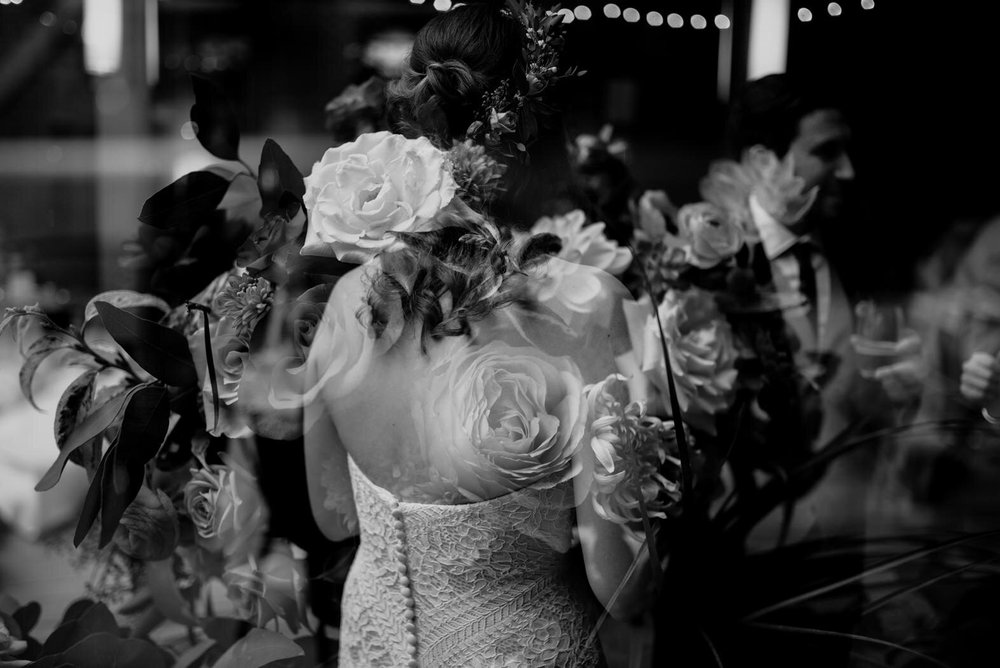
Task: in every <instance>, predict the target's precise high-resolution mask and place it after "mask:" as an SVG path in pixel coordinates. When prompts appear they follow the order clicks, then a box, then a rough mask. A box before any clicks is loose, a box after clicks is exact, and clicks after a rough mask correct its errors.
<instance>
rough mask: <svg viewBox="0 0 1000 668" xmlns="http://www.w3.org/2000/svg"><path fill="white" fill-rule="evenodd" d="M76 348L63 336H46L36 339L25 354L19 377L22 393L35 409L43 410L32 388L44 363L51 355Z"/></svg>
mask: <svg viewBox="0 0 1000 668" xmlns="http://www.w3.org/2000/svg"><path fill="white" fill-rule="evenodd" d="M75 348H76V342H75V341H73V340H72V339H68V338H66V337H65V336H63V335H61V334H45V335H43V336H40V337H39V338H38V339H36V340H35V341H34V342H33V343H32V344H31V346H30V347H29V348H28V350H27V352H26V353H25V360H24V363H23V364H22V365H21V371H20V373H19V374H18V377H19V379H20V381H21V392H22V393H23V394H24V397H25V398H26V399H27V400H28V402H29V403H30V404H31V405H32V406H33V407H34V408H35V410H41V409H40V408H39V407H38V404H36V403H35V397H34V393H33V392H32V390H31V386H32V384H33V383H34V380H35V373H36V372H37V371H38V367H39V366H41V364H42V362H44V361H45V360H46V359H48V357H49V355H51V354H52V353H54V352H56V351H59V350H72V349H75Z"/></svg>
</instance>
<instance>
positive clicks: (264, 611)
mask: <svg viewBox="0 0 1000 668" xmlns="http://www.w3.org/2000/svg"><path fill="white" fill-rule="evenodd" d="M269 558H270V557H269ZM271 561H272V563H271V564H258V563H257V560H256V559H254V558H253V557H249V558H248V559H247V561H246V563H243V564H239V565H236V566H230V567H229V568H227V569H226V572H225V573H224V574H223V575H222V581H223V582H224V583H225V585H226V597H227V598H228V599H229V600H230V601H232V602H233V604H234V605H235V607H236V612H237V614H238V615H239V616H240V617H242V618H243V619H245V620H247V621H248V622H250V623H252V624H254V625H255V626H258V627H263V626H264V625H265V624H267V623H268V622H270V621H271V620H274V619H276V618H280V619H283V620H285V622H286V623H287V624H288V626H289V628H290V629H291V630H292V632H297V631H298V630H299V620H300V618H301V617H302V609H303V603H304V598H303V597H302V591H303V587H304V583H303V582H302V576H301V574H300V573H299V571H298V567H297V566H296V565H295V564H294V563H293V562H292V561H291V560H290V559H285V558H281V559H279V560H277V562H276V563H278V564H279V565H280V568H275V567H274V563H275V560H273V559H272V560H271Z"/></svg>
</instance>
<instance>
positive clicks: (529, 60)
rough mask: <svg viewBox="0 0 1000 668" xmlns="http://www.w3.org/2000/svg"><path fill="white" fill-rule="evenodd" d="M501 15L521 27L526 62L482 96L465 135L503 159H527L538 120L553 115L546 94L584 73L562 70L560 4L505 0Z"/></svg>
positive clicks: (523, 60) (522, 51)
mask: <svg viewBox="0 0 1000 668" xmlns="http://www.w3.org/2000/svg"><path fill="white" fill-rule="evenodd" d="M503 13H504V15H505V16H508V17H510V18H511V19H512V20H515V21H517V22H518V23H519V24H520V26H521V29H522V35H523V42H522V49H521V61H522V62H521V64H520V65H519V66H518V67H516V68H515V71H514V72H513V74H512V76H511V78H509V79H504V80H502V81H501V82H500V83H499V84H498V85H497V86H496V87H495V88H494V89H493V90H491V91H489V92H487V93H486V94H485V95H484V96H483V101H482V106H481V107H480V110H479V114H478V115H477V118H476V120H475V121H473V122H472V124H471V125H470V126H469V129H468V130H467V131H466V135H467V136H468V137H470V138H472V139H474V140H476V141H477V142H481V143H483V144H485V145H486V146H488V147H489V148H492V149H496V150H498V151H499V152H500V153H502V154H503V155H506V156H515V155H517V156H521V157H524V156H525V155H526V153H527V150H528V146H529V145H530V144H531V143H532V142H533V141H534V140H535V137H536V135H537V132H538V118H537V117H538V116H539V115H541V114H544V113H547V112H549V111H551V108H550V107H548V106H546V105H545V104H544V103H543V102H542V95H543V93H544V92H545V91H546V90H547V89H548V87H549V86H551V85H552V84H554V83H556V82H557V81H559V80H561V79H565V78H567V77H571V76H576V75H583V74H584V72H576V70H575V69H572V68H570V69H567V70H563V69H561V68H560V66H559V56H560V52H561V50H562V47H563V44H564V41H565V40H564V37H563V33H564V32H565V30H566V25H565V23H564V18H563V15H562V14H560V13H559V7H558V5H557V6H555V7H552V8H551V9H540V8H538V7H535V6H534V5H532V4H531V3H528V2H523V1H522V0H507V8H506V9H505V10H504V12H503Z"/></svg>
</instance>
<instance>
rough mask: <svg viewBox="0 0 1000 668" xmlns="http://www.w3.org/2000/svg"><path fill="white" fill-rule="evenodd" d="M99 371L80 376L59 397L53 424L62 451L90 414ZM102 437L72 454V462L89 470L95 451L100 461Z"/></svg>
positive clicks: (91, 371) (86, 372) (96, 438)
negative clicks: (75, 429)
mask: <svg viewBox="0 0 1000 668" xmlns="http://www.w3.org/2000/svg"><path fill="white" fill-rule="evenodd" d="M99 372H100V371H99V370H98V369H90V370H88V371H85V372H84V373H82V374H80V375H79V376H78V377H77V378H76V380H74V381H73V382H72V383H70V384H69V387H67V388H66V389H65V391H63V393H62V396H61V397H59V403H58V405H57V406H56V418H55V421H54V422H53V428H54V431H55V437H56V445H57V446H58V447H59V449H60V450H61V449H62V448H63V445H64V444H65V443H66V439H67V438H68V437H69V435H70V434H71V433H72V431H73V429H74V428H75V427H76V426H77V425H78V424H80V422H82V421H83V419H84V418H85V417H86V416H87V413H88V412H90V408H91V406H92V405H93V398H94V382H95V381H96V380H97V375H98V373H99ZM99 439H100V436H99V435H98V436H95V437H94V438H92V439H91V440H90V443H89V445H88V447H85V448H80V449H78V450H75V451H74V452H73V453H71V454H70V457H69V459H70V461H71V462H73V463H74V464H76V465H78V466H82V467H84V468H88V466H87V463H88V462H90V461H92V460H93V458H94V452H93V451H94V450H95V449H96V450H97V458H98V460H99V459H100V449H99V445H100V440H99Z"/></svg>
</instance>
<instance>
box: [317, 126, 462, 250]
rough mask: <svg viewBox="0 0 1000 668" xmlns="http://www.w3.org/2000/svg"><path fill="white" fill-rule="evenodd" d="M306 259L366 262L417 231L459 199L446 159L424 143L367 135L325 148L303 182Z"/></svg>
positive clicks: (425, 140)
mask: <svg viewBox="0 0 1000 668" xmlns="http://www.w3.org/2000/svg"><path fill="white" fill-rule="evenodd" d="M305 185H306V192H305V196H304V198H303V200H304V202H305V205H306V210H307V211H308V212H309V228H308V230H307V231H306V239H305V244H304V245H303V247H302V251H301V252H302V254H303V255H324V256H335V257H336V258H337V259H338V260H342V261H344V262H358V263H361V262H364V261H365V260H367V259H368V258H370V257H372V256H373V255H375V254H376V253H377V252H379V251H380V250H382V249H383V248H385V247H386V246H388V245H390V244H392V243H393V241H394V239H393V235H392V234H390V232H412V231H415V230H417V229H419V227H420V225H421V224H422V223H423V222H425V221H427V220H429V219H430V218H433V217H434V216H435V215H436V214H437V213H438V212H439V211H441V209H443V208H444V207H445V206H446V205H447V204H448V203H449V202H450V201H451V200H452V198H453V197H454V196H455V181H454V179H453V178H452V175H451V172H450V171H449V169H448V167H447V164H446V159H445V154H444V152H442V151H440V150H438V149H437V148H435V147H434V145H433V144H431V142H430V141H429V140H427V139H426V138H424V137H419V138H417V139H407V138H406V137H403V136H402V135H397V134H392V133H390V132H375V133H371V134H364V135H361V136H360V137H358V138H357V140H355V141H353V142H350V143H348V144H343V145H341V146H337V147H335V148H331V149H327V151H326V153H324V154H323V159H322V160H320V161H319V162H317V163H316V164H315V165H314V166H313V170H312V173H310V174H309V176H307V177H306V179H305Z"/></svg>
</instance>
